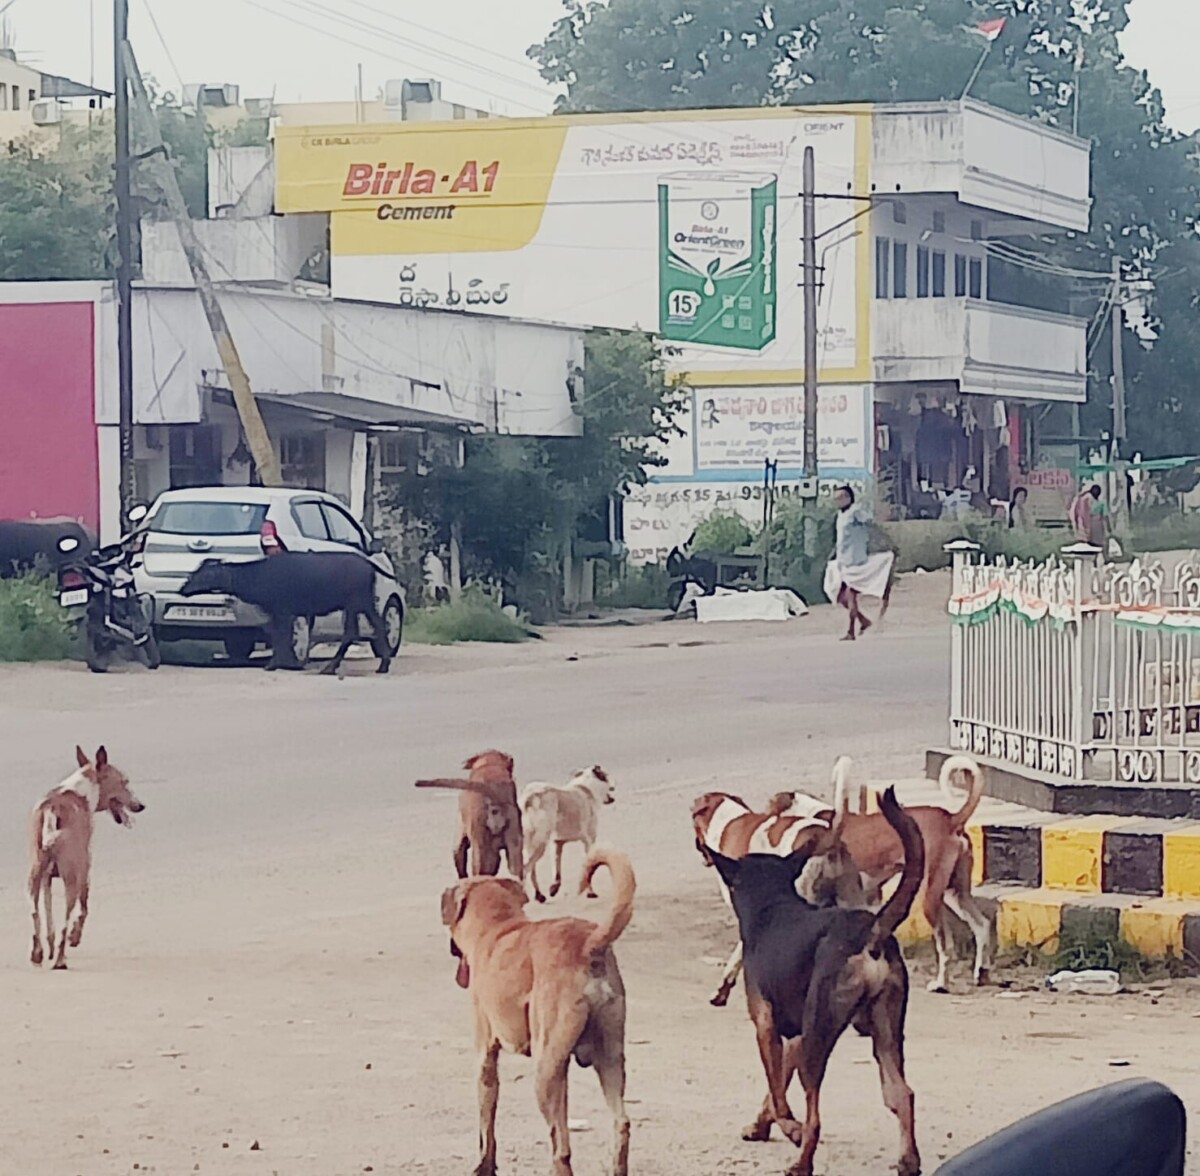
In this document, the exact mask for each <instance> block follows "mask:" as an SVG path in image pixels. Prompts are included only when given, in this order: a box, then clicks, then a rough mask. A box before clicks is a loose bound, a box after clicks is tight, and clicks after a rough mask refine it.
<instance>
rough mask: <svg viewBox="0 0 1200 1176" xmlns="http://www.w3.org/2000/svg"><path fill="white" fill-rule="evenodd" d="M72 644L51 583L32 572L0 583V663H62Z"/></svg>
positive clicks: (70, 632) (62, 610) (64, 616)
mask: <svg viewBox="0 0 1200 1176" xmlns="http://www.w3.org/2000/svg"><path fill="white" fill-rule="evenodd" d="M73 641H74V635H73V626H72V625H71V623H70V621H69V620H67V617H66V613H65V610H64V609H63V608H62V607H61V606H60V605H59V603H58V593H57V591H56V588H55V583H54V581H53V580H51V579H47V578H46V577H45V576H41V575H38V574H37V573H34V572H27V573H25V574H23V575H19V576H15V577H13V578H12V579H8V580H0V662H32V661H62V660H63V659H64V658H66V657H69V656H70V653H71V646H72V644H73Z"/></svg>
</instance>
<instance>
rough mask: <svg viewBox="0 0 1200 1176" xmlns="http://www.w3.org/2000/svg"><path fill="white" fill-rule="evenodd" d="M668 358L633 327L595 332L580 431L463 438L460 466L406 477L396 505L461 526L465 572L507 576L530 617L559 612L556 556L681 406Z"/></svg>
mask: <svg viewBox="0 0 1200 1176" xmlns="http://www.w3.org/2000/svg"><path fill="white" fill-rule="evenodd" d="M667 361H668V353H667V350H666V348H665V347H664V346H663V345H662V344H661V343H660V342H659V341H658V340H657V339H655V338H654V337H653V336H651V335H646V334H643V333H641V332H636V331H629V332H626V331H607V330H596V331H592V332H591V333H590V334H589V336H588V339H587V350H586V367H585V372H586V377H587V387H586V389H585V390H584V391H583V392H582V393H581V394H580V396H579V399H578V403H577V404H576V411H577V412H578V413H579V415H580V417H581V419H582V435H581V436H579V437H562V438H558V437H549V438H542V439H535V438H524V437H504V436H486V437H478V438H471V439H470V440H469V441H468V442H467V452H466V461H465V462H464V464H463V467H462V468H461V469H453V468H449V467H444V466H443V467H435V469H434V470H433V472H432V473H431V474H430V475H429V476H427V477H423V478H409V479H406V480H405V481H404V482H403V483H401V484H400V485H399V486H398V487H397V489H396V492H395V505H397V506H399V507H401V508H402V509H404V510H406V511H408V512H410V513H411V514H413V515H416V516H418V517H420V518H423V519H427V520H429V521H430V522H432V523H433V525H434V528H435V534H436V538H437V539H438V541H440V542H443V543H445V542H448V541H449V538H450V528H451V525H452V524H453V523H455V522H457V523H459V524H460V525H461V527H462V532H463V537H464V545H465V547H466V550H467V560H466V564H467V571H468V574H474V575H481V576H488V577H494V578H496V579H499V580H500V581H502V582H503V583H504V584H505V585H506V587H507V589H508V591H509V593H510V595H515V596H516V598H517V599H518V600H519V601H520V603H521V605H522V606H523V607H524V608H526V609H528V610H529V611H530V612H531V614H532V615H533V617H534V619H535V620H543V619H546V618H548V617H550V616H552V615H553V614H554V613H555V612H557V610H558V607H559V604H560V601H561V585H562V566H563V559H564V556H565V553H566V551H567V550H568V548H569V545H570V544H571V543H572V542H573V540H574V537H575V536H576V535H577V534H578V533H579V532H580V531H581V530H582V531H588V530H589V523H599V522H600V521H601V520H603V521H604V522H606V521H607V504H608V500H609V497H610V496H611V495H612V494H613V493H614V492H615V491H616V490H618V489H619V488H620V487H621V486H623V485H626V484H631V483H632V484H639V483H643V482H645V481H646V477H647V471H648V470H649V469H653V468H654V467H656V466H658V465H661V464H662V463H663V461H664V458H663V457H662V456H661V448H662V445H663V443H665V442H666V441H667V439H668V438H669V437H670V436H671V435H672V434H673V433H677V432H678V426H677V424H676V423H675V422H676V419H677V417H678V415H679V413H680V412H681V411H682V410H683V409H684V407H685V406H686V404H687V403H688V396H689V393H688V390H687V389H686V388H685V387H684V386H683V384H682V382H681V381H679V380H678V379H674V378H672V377H670V376H669V375H668V373H667Z"/></svg>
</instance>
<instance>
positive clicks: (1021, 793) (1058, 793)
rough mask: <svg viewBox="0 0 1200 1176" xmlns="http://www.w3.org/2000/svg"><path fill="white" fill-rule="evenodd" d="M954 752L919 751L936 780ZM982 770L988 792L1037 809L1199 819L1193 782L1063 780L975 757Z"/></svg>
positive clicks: (1198, 790) (1199, 796) (1199, 798)
mask: <svg viewBox="0 0 1200 1176" xmlns="http://www.w3.org/2000/svg"><path fill="white" fill-rule="evenodd" d="M955 754H957V753H956V752H953V751H951V750H949V749H948V748H942V747H935V748H930V749H929V750H928V751H927V752H926V753H925V772H926V774H927V775H928V776H929V777H930V779H937V774H938V772H939V771H940V770H941V767H942V764H943V763H944V762H945V760H946V759H947V758H948V757H949V756H951V755H955ZM974 758H975V759H977V760H978V761H979V762H980V763H981V764H982V765H983V766H984V768H985V769H986V771H987V789H988V795H989V796H993V797H995V798H996V799H998V800H1005V801H1009V802H1012V803H1015V804H1021V805H1025V806H1026V807H1027V808H1032V809H1040V810H1041V811H1043V812H1049V813H1062V814H1064V815H1071V816H1091V815H1093V814H1106V815H1112V816H1118V817H1163V818H1168V819H1179V818H1189V819H1191V820H1195V821H1200V786H1197V785H1194V784H1176V783H1164V784H1119V783H1110V782H1108V781H1104V780H1075V781H1064V780H1060V779H1058V778H1056V777H1054V776H1048V775H1046V774H1045V773H1042V772H1035V771H1033V770H1032V769H1029V768H1021V769H1017V768H1014V767H1013V766H1012V765H1011V764H1007V763H1002V762H1000V761H998V760H993V759H989V758H988V757H987V756H975V757H974Z"/></svg>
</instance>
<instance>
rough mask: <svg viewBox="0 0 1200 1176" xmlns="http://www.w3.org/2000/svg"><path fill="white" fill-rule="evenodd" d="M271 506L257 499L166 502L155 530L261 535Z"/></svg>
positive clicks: (158, 512)
mask: <svg viewBox="0 0 1200 1176" xmlns="http://www.w3.org/2000/svg"><path fill="white" fill-rule="evenodd" d="M266 517H267V508H266V505H265V504H263V503H255V502H164V503H163V504H162V506H160V507H159V508H158V510H157V511H156V512H155V514H154V521H153V522H152V523H151V524H150V528H151V530H154V531H159V532H162V533H164V534H167V535H257V534H258V532H259V531H261V530H262V525H263V520H264V519H265V518H266Z"/></svg>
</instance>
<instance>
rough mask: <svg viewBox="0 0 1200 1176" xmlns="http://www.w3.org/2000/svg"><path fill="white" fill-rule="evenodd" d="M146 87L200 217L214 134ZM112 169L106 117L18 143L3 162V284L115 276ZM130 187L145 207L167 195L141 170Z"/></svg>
mask: <svg viewBox="0 0 1200 1176" xmlns="http://www.w3.org/2000/svg"><path fill="white" fill-rule="evenodd" d="M147 88H148V89H149V90H150V94H151V101H152V102H153V104H154V109H155V116H156V117H157V119H158V123H159V128H160V130H161V131H162V136H163V140H164V142H165V143H166V146H167V154H168V157H169V158H170V160H171V163H172V165H173V166H174V168H175V172H176V175H177V176H178V178H179V184H180V187H181V188H182V190H183V195H184V199H185V200H186V202H187V206H188V211H189V212H190V213H191V214H192V215H193V216H195V217H203V216H205V215H206V214H207V209H208V172H207V169H208V144H209V138H210V136H209V132H208V130H207V129H206V128H205V126H204V124H203V122H202V121H201V120H200V119H199V118H197V117H196V115H195V114H194V113H192V112H190V111H187V110H185V109H184V108H183V107H182V106H180V105H179V103H178V101H177V100H176V99H175V97H174V96H173V95H171V94H169V93H165V94H162V95H158V94H157V93H156V92H155V88H154V85H153V82H152V81H150V80H147ZM113 171H114V168H113V131H112V123H111V122H110V121H108V120H106V119H105V120H100V121H97V122H96V123H95V124H94V125H93V126H91V127H87V128H83V127H75V126H71V125H67V126H63V127H61V128H60V129H59V131H58V132H57V134H56V135H55V137H54V138H52V139H49V138H45V137H39V136H30V137H29V138H27V139H25V140H22V141H21V142H18V143H17V144H16V145H15V146H14V147H13V148H12V149H11V150H10V151H9V153H8V154H7V155H6V156H5V157H4V159H3V162H2V163H0V281H44V280H65V279H76V280H82V279H98V278H109V277H112V275H113V272H114V268H115V256H114V250H113V236H114V219H115V208H114V195H113ZM132 187H133V194H134V198H135V200H136V201H137V202H138V203H139V204H140V206H141V211H146V212H148V211H150V210H152V209H154V208H158V207H161V206H162V194H161V193H160V192H159V190H158V189H157V188H156V187H155V186H154V185H153V184H152V183H151V182H150V181H149V179H148V177H147V175H146V174H145V173H144V171H141V170H139V169H137V168H136V167H135V169H134V173H133V184H132Z"/></svg>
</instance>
